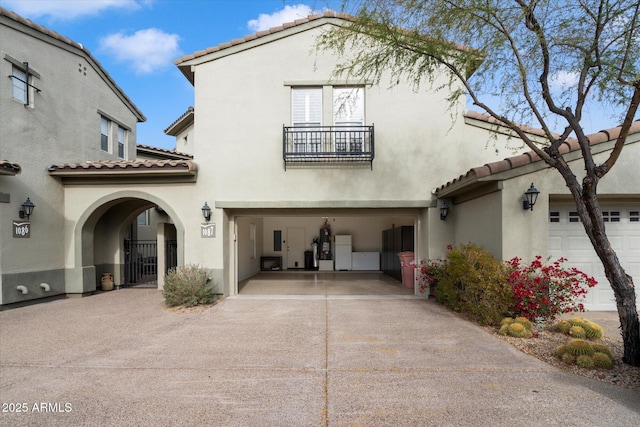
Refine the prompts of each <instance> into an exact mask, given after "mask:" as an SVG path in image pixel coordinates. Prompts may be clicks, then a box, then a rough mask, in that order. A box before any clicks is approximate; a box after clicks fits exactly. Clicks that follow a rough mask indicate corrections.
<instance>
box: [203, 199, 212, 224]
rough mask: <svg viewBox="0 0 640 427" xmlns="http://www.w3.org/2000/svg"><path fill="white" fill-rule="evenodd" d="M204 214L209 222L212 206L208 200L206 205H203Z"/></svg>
mask: <svg viewBox="0 0 640 427" xmlns="http://www.w3.org/2000/svg"><path fill="white" fill-rule="evenodd" d="M202 216H203V217H204V220H205V221H207V222H209V221H210V220H211V208H210V207H209V205H208V204H207V202H204V205H203V206H202Z"/></svg>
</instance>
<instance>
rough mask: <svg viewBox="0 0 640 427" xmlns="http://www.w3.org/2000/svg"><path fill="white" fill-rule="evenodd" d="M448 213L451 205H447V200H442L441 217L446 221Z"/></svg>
mask: <svg viewBox="0 0 640 427" xmlns="http://www.w3.org/2000/svg"><path fill="white" fill-rule="evenodd" d="M448 213H449V206H448V205H447V202H442V204H441V205H440V219H441V220H443V221H446V220H447V214H448Z"/></svg>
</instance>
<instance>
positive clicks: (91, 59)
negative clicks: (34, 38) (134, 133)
mask: <svg viewBox="0 0 640 427" xmlns="http://www.w3.org/2000/svg"><path fill="white" fill-rule="evenodd" d="M0 16H5V17H7V18H8V19H11V20H12V21H15V22H18V23H20V24H22V25H24V26H26V27H29V28H31V29H33V30H36V31H38V32H40V33H42V34H44V35H46V36H49V37H51V38H53V39H55V40H58V41H61V42H63V43H65V44H66V45H68V46H71V47H73V48H75V49H78V50H80V51H82V53H83V54H84V55H85V56H86V57H87V58H88V59H89V62H93V63H94V64H95V66H96V68H97V69H98V70H99V71H100V73H102V74H103V75H104V77H105V78H106V80H107V81H108V82H109V83H110V84H111V85H112V86H113V87H114V89H115V90H116V92H118V93H119V94H120V96H122V99H123V100H124V101H125V103H126V104H128V105H129V108H130V109H131V111H132V112H133V113H134V114H135V115H136V116H137V117H138V121H140V122H144V121H146V120H147V118H146V117H145V116H144V114H142V111H140V110H139V109H138V107H136V105H135V104H134V103H133V101H131V99H130V98H129V97H128V96H127V94H126V93H125V92H124V91H123V90H122V88H121V87H120V86H118V85H117V84H116V82H115V81H114V80H113V78H112V77H111V76H110V75H109V73H108V72H107V70H105V69H104V68H103V67H102V65H100V62H98V60H97V59H96V58H95V57H94V56H93V55H92V54H91V52H89V50H88V49H87V48H86V47H84V46H83V45H82V44H80V43H77V42H75V41H73V40H71V39H70V38H68V37H65V36H63V35H61V34H59V33H57V32H55V31H53V30H50V29H48V28H46V27H43V26H42V25H39V24H36V23H35V22H33V21H31V20H29V19H26V18H23V17H22V16H20V15H18V14H17V13H15V12H12V11H10V10H8V9H5V8H4V7H1V6H0Z"/></svg>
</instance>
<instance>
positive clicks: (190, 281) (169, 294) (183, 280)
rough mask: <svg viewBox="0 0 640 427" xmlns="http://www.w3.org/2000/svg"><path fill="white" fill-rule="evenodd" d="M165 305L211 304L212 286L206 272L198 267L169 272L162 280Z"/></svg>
mask: <svg viewBox="0 0 640 427" xmlns="http://www.w3.org/2000/svg"><path fill="white" fill-rule="evenodd" d="M162 294H163V295H164V300H165V304H166V305H167V306H168V307H175V306H178V305H183V306H185V307H193V306H195V305H198V304H211V303H212V302H213V298H214V289H213V286H212V285H210V284H209V278H208V276H207V271H206V270H205V269H204V268H202V267H200V266H198V265H185V266H182V267H177V268H175V269H171V270H169V273H168V274H167V275H166V276H165V279H164V290H163V292H162Z"/></svg>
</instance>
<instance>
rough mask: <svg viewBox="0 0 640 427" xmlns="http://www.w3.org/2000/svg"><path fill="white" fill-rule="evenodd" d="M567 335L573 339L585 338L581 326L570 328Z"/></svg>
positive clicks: (585, 335)
mask: <svg viewBox="0 0 640 427" xmlns="http://www.w3.org/2000/svg"><path fill="white" fill-rule="evenodd" d="M569 335H570V336H572V337H574V338H586V337H587V334H586V333H585V332H584V329H583V328H582V326H572V327H571V328H569Z"/></svg>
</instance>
